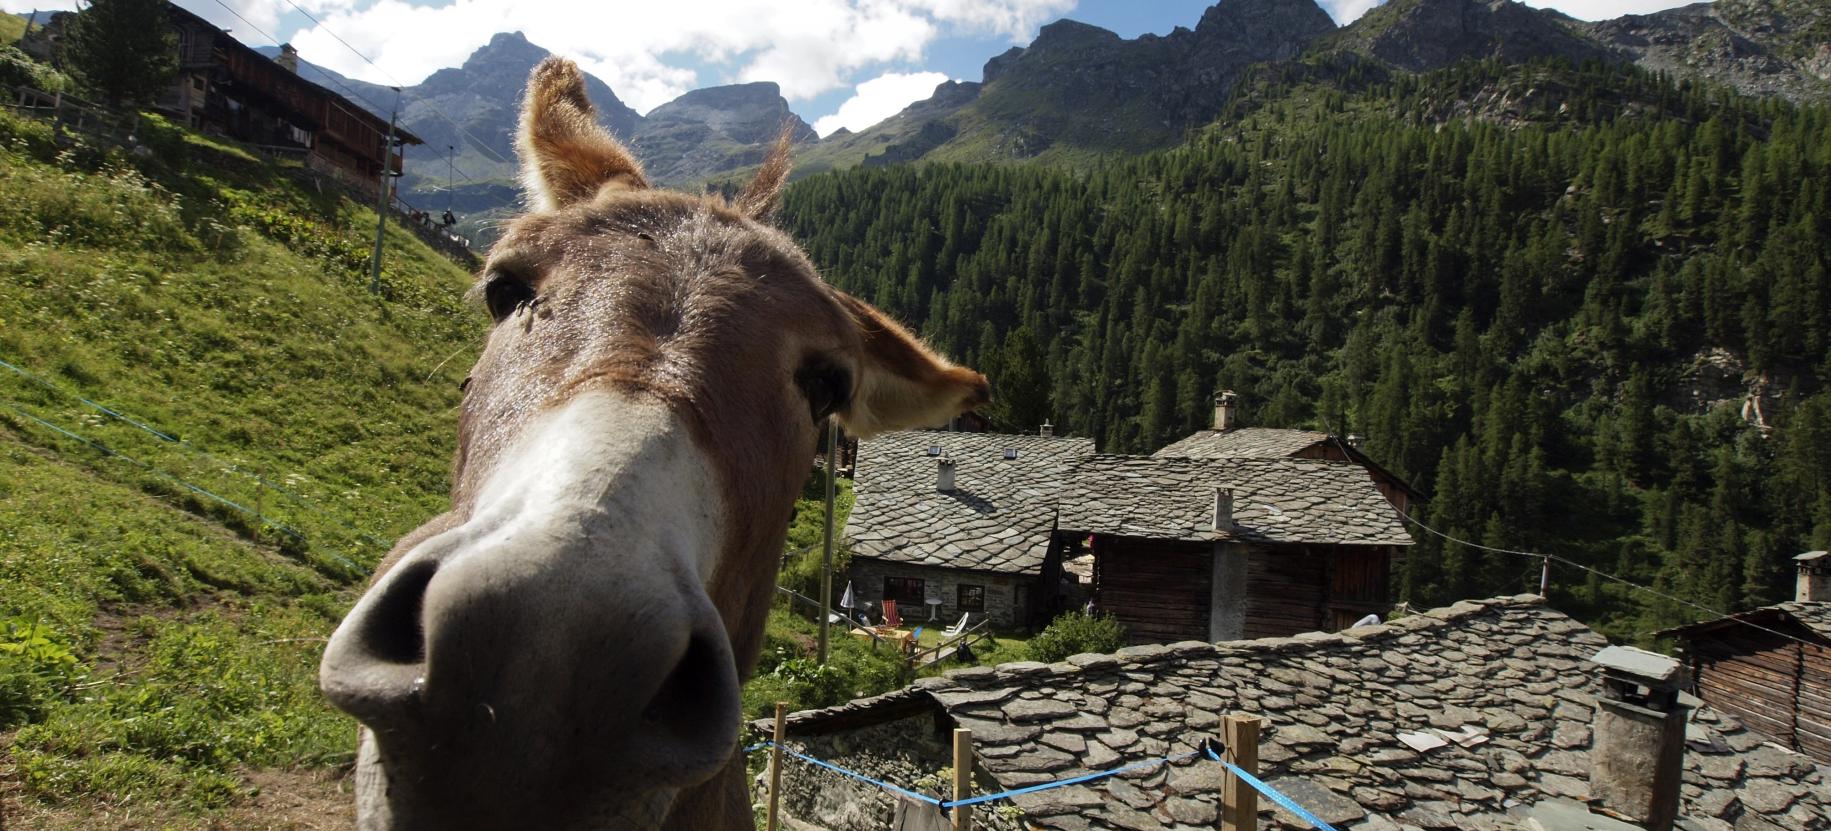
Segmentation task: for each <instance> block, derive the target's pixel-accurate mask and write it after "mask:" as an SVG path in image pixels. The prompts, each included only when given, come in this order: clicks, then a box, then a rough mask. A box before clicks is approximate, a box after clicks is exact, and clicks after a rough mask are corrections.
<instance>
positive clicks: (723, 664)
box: [642, 632, 736, 734]
mask: <svg viewBox="0 0 1831 831" xmlns="http://www.w3.org/2000/svg"><path fill="white" fill-rule="evenodd" d="M723 634H724V633H722V632H720V633H719V635H720V636H721V637H722V636H723ZM735 682H736V668H735V667H733V666H732V665H731V655H730V652H729V651H728V650H725V649H721V648H719V644H718V643H716V642H715V641H713V640H712V639H711V638H710V637H708V636H707V635H703V634H699V633H694V635H693V638H692V640H691V641H689V642H688V643H687V652H686V654H685V655H683V656H681V658H680V662H679V663H678V664H675V665H674V671H673V672H671V673H668V677H667V679H666V680H664V681H662V682H661V688H660V689H658V690H656V691H655V697H654V699H653V700H651V701H650V702H649V705H648V707H647V708H646V709H645V710H643V712H642V717H643V719H644V720H646V721H648V722H649V723H650V724H652V725H654V726H655V727H657V728H660V729H662V730H666V731H669V732H679V733H686V734H692V733H696V732H698V730H699V726H700V725H703V724H706V723H707V722H717V721H719V719H718V717H717V716H718V714H719V713H720V712H721V710H722V708H724V707H726V706H727V702H728V701H729V700H730V698H731V696H730V692H729V690H728V688H729V687H732V686H735Z"/></svg>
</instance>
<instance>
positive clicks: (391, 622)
mask: <svg viewBox="0 0 1831 831" xmlns="http://www.w3.org/2000/svg"><path fill="white" fill-rule="evenodd" d="M438 570H439V566H438V563H435V562H427V561H421V562H417V563H412V564H410V565H407V566H403V567H402V572H401V574H400V575H399V576H397V577H395V578H394V580H393V581H391V582H390V583H389V584H388V588H387V589H386V593H385V594H383V595H382V596H381V597H380V598H377V602H376V604H375V608H374V609H373V610H371V612H370V614H369V616H368V617H367V618H366V619H365V620H363V625H362V629H361V641H362V644H363V646H364V647H365V648H366V650H365V651H367V652H368V653H369V655H370V656H371V657H373V658H374V659H376V660H378V661H383V662H386V663H393V664H415V663H419V662H420V661H422V660H425V658H426V632H425V629H424V627H423V625H422V624H421V622H420V610H421V609H422V608H423V607H424V606H425V605H426V586H427V585H428V584H430V583H431V582H432V575H433V574H434V573H435V572H437V571H438Z"/></svg>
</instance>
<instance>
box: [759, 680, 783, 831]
mask: <svg viewBox="0 0 1831 831" xmlns="http://www.w3.org/2000/svg"><path fill="white" fill-rule="evenodd" d="M787 720H788V702H786V701H778V702H776V740H775V741H774V742H773V743H771V744H770V746H769V826H768V831H776V829H777V828H779V827H781V826H780V825H778V823H779V822H780V818H781V813H780V812H781V810H782V809H781V806H782V734H783V726H784V723H785V722H787ZM752 821H753V822H754V821H755V820H752Z"/></svg>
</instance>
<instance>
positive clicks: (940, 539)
mask: <svg viewBox="0 0 1831 831" xmlns="http://www.w3.org/2000/svg"><path fill="white" fill-rule="evenodd" d="M931 447H939V448H940V449H941V453H942V454H943V455H945V456H946V457H948V458H950V459H952V460H953V461H954V465H955V467H954V481H955V489H954V490H953V491H950V492H944V491H938V490H936V489H935V481H936V462H937V457H936V456H931V455H929V448H931ZM1007 449H1015V450H1016V451H1017V458H1015V459H1006V458H1005V457H1004V453H1005V450H1007ZM1093 452H1094V443H1093V440H1092V439H1074V438H1044V437H1040V436H1014V435H1005V434H998V433H951V432H938V431H909V432H900V433H887V434H884V435H882V436H878V437H875V438H870V439H864V440H861V441H860V442H859V443H858V468H857V470H856V472H855V476H856V479H855V481H856V482H857V490H856V491H855V494H856V497H855V500H854V502H853V504H852V513H851V514H850V515H849V516H848V517H847V518H846V527H845V532H844V535H845V537H847V538H848V539H851V540H852V551H853V555H854V556H858V557H871V558H876V559H880V560H889V561H893V562H903V563H919V564H928V565H943V566H947V567H950V568H962V569H973V570H978V571H991V572H1001V573H1010V574H1034V573H1036V572H1038V571H1039V570H1040V569H1041V568H1042V564H1043V558H1044V555H1045V554H1046V553H1047V552H1048V549H1049V535H1050V532H1051V531H1053V530H1054V528H1055V506H1056V501H1057V499H1058V498H1059V496H1060V491H1061V489H1062V487H1063V485H1064V484H1066V482H1067V477H1068V472H1069V470H1070V469H1072V468H1073V467H1074V465H1075V464H1076V463H1078V462H1079V461H1080V460H1081V459H1084V458H1086V457H1088V456H1091V455H1093Z"/></svg>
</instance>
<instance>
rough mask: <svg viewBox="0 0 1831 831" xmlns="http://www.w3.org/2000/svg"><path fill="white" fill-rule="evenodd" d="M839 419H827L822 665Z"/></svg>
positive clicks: (830, 575)
mask: <svg viewBox="0 0 1831 831" xmlns="http://www.w3.org/2000/svg"><path fill="white" fill-rule="evenodd" d="M838 447H839V420H838V419H835V418H833V417H832V416H827V420H826V547H825V548H824V549H823V550H822V551H821V552H820V644H819V647H820V648H819V650H818V651H819V653H820V654H819V659H820V665H821V666H826V657H827V628H828V627H829V626H830V625H831V624H830V623H829V621H828V618H831V617H832V616H833V612H832V605H833V488H834V477H835V476H837V475H839V474H838V467H839V465H838V462H837V461H836V459H837V458H838Z"/></svg>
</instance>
